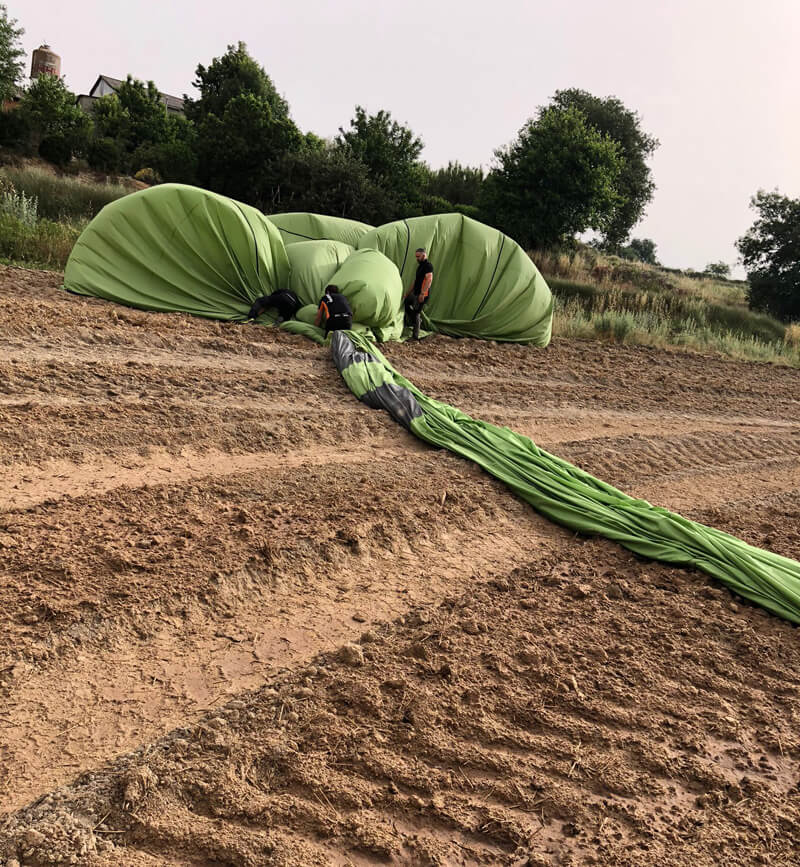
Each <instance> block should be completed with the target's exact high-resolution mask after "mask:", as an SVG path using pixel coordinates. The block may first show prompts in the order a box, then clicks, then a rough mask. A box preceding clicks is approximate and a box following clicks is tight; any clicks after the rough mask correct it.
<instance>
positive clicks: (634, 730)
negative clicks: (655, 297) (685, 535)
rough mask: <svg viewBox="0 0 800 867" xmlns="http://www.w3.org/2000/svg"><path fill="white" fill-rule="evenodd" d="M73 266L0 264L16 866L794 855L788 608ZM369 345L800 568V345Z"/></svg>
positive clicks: (466, 403)
mask: <svg viewBox="0 0 800 867" xmlns="http://www.w3.org/2000/svg"><path fill="white" fill-rule="evenodd" d="M59 283H60V277H59V275H56V274H49V273H38V272H30V271H22V270H17V269H8V268H4V269H0V305H1V306H0V310H2V312H1V313H0V322H1V323H2V328H0V864H6V865H13V867H16V865H17V864H21V865H49V864H98V865H99V864H102V865H162V864H169V865H201V864H232V865H260V864H277V865H310V864H321V865H322V864H338V865H347V864H371V863H387V862H388V863H401V864H420V865H422V864H516V865H525V864H531V865H545V864H590V863H594V864H619V865H639V864H641V865H645V864H646V865H651V864H663V865H673V864H675V865H704V864H709V865H711V864H718V863H725V864H742V865H744V864H754V863H756V864H775V865H777V864H787V865H788V864H795V863H797V855H796V852H797V851H799V850H800V683H799V682H798V674H797V672H798V671H800V642H799V641H798V633H797V631H796V630H795V629H794V628H792V627H791V626H789V625H788V624H786V623H784V622H782V621H780V620H777V619H776V618H774V617H771V616H768V615H766V614H765V613H763V612H761V611H760V610H758V609H755V608H753V607H751V606H749V605H748V604H746V603H743V602H742V601H741V600H737V599H735V598H734V597H733V596H732V595H731V594H730V593H729V592H728V591H726V590H724V589H721V588H720V587H718V586H715V585H714V584H713V582H711V580H710V579H707V578H706V577H705V576H704V575H702V574H699V573H695V572H691V571H686V570H681V569H673V568H669V567H665V566H660V565H657V564H654V563H651V562H647V561H644V560H640V559H638V558H636V557H635V556H633V555H632V554H629V553H627V552H625V551H623V550H622V549H621V548H619V547H617V546H616V545H613V544H611V543H608V542H605V541H602V540H589V539H582V538H580V537H574V536H573V535H572V534H570V533H568V532H566V531H564V530H562V529H560V528H558V527H555V526H553V525H551V524H550V523H548V522H547V521H545V520H543V519H541V518H540V517H538V516H537V515H536V514H535V513H534V512H533V511H532V510H531V509H530V508H529V507H528V506H526V505H525V504H523V503H521V502H519V501H517V500H515V498H514V497H513V496H512V495H511V494H510V493H509V492H508V491H507V490H506V489H505V488H504V487H503V486H502V485H501V484H500V483H498V482H495V481H494V480H492V479H491V478H489V477H487V476H486V475H484V474H483V473H482V472H480V471H479V470H478V469H477V468H476V467H474V466H472V465H470V464H468V463H466V462H464V461H462V460H460V459H458V458H455V457H454V456H452V455H450V454H448V453H445V452H439V451H435V450H433V449H430V448H428V447H426V446H424V445H423V444H422V443H420V442H418V441H416V440H414V439H413V438H412V437H411V436H410V435H409V434H408V433H406V432H405V431H404V430H403V429H401V428H400V427H399V426H398V425H396V424H395V423H394V422H392V421H391V419H389V417H388V416H386V415H385V414H382V413H379V412H376V411H373V410H370V409H368V408H366V407H365V406H363V405H361V404H359V403H358V402H357V401H356V400H355V399H354V398H353V397H352V396H351V394H350V392H349V391H348V390H347V388H346V386H345V385H344V384H343V382H342V381H341V380H340V377H339V375H338V374H337V373H336V371H335V369H334V367H333V365H332V363H331V361H330V359H329V357H328V351H327V350H325V349H323V348H321V347H318V346H316V345H314V344H312V343H311V342H309V341H306V340H304V339H303V338H300V337H295V336H292V335H287V334H284V333H280V332H276V331H274V330H267V329H264V328H260V327H257V326H240V325H229V324H218V323H213V322H207V321H203V320H199V319H191V318H188V317H181V316H166V315H156V314H145V313H141V312H137V311H132V310H127V309H125V308H121V307H117V306H114V305H112V304H107V303H103V302H98V301H94V300H86V299H80V298H76V297H73V296H70V295H68V294H66V293H63V292H61V291H60V290H59V289H58V285H59ZM386 354H387V355H388V356H389V357H390V359H391V360H392V361H393V363H395V364H396V366H397V367H398V368H399V369H400V370H401V371H402V372H403V373H404V374H405V375H407V376H408V377H409V378H410V379H412V380H413V381H414V382H416V384H417V385H419V386H420V387H421V388H422V389H424V390H426V391H427V392H428V393H430V394H431V395H432V396H433V397H436V398H439V399H442V400H445V401H448V402H451V403H454V404H455V405H457V406H459V407H460V408H462V409H464V410H465V411H467V412H470V413H472V414H474V415H476V416H478V417H481V418H484V419H487V420H490V421H493V422H495V423H499V424H507V425H508V426H510V427H512V428H514V429H515V430H518V431H521V432H523V433H526V434H528V435H530V436H532V437H533V438H534V439H535V440H536V441H537V442H538V443H539V444H540V445H542V446H544V447H545V448H547V449H549V450H550V451H553V452H554V453H556V454H558V455H560V456H562V457H564V458H566V459H568V460H571V461H573V462H575V463H577V464H578V465H580V466H581V467H583V468H585V469H587V470H589V471H590V472H592V473H594V474H596V475H598V476H600V477H601V478H603V479H605V480H607V481H609V482H612V483H614V484H616V485H619V486H620V487H622V488H623V489H624V490H626V491H627V492H629V493H631V494H634V495H637V496H641V497H645V498H647V499H649V500H650V501H652V502H657V503H658V504H660V505H664V506H667V507H670V508H673V509H675V510H678V511H681V512H682V513H684V514H686V515H687V516H689V517H691V518H694V519H696V520H700V521H703V522H705V523H710V524H713V525H714V526H717V527H720V528H722V529H724V530H727V531H728V532H732V533H735V534H737V535H739V536H741V537H742V538H744V539H746V540H747V541H748V542H751V543H753V544H756V545H760V546H765V547H769V548H770V549H772V550H774V551H777V552H779V553H781V554H785V555H787V556H790V557H795V558H800V371H797V370H791V369H787V368H780V367H770V366H766V365H746V364H738V363H733V362H727V361H724V360H720V359H717V358H712V357H706V356H700V355H690V354H683V353H678V352H665V351H657V350H652V349H644V348H635V347H615V346H609V345H604V344H599V343H589V342H578V341H575V342H567V341H559V342H558V344H557V345H553V346H551V347H550V348H549V349H547V350H544V351H542V350H534V349H527V348H520V347H514V346H498V345H493V344H489V343H481V342H477V341H469V340H462V341H453V340H449V339H446V338H433V339H430V340H427V341H424V342H422V343H420V344H407V345H402V346H399V345H390V346H388V347H387V348H386ZM4 859H5V860H4Z"/></svg>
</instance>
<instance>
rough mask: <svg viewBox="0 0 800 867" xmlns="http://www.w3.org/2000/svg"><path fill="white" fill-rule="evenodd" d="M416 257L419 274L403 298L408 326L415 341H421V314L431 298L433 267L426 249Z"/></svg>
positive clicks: (417, 253) (420, 250) (419, 250)
mask: <svg viewBox="0 0 800 867" xmlns="http://www.w3.org/2000/svg"><path fill="white" fill-rule="evenodd" d="M414 255H415V256H416V259H417V273H416V275H415V277H414V282H413V283H412V284H411V285H410V286H409V287H408V292H406V294H405V295H404V296H403V304H404V306H405V319H406V324H407V325H411V326H412V328H413V329H414V331H413V333H414V340H419V328H420V318H421V317H420V314H421V313H422V308H423V307H424V306H425V304H426V303H427V301H428V298H429V297H430V291H431V285H432V284H433V265H432V264H431V261H430V259H428V253H427V251H426V250H425V248H424V247H419V248H418V249H417V251H416V253H414Z"/></svg>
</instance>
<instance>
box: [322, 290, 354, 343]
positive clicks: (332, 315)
mask: <svg viewBox="0 0 800 867" xmlns="http://www.w3.org/2000/svg"><path fill="white" fill-rule="evenodd" d="M314 325H316V326H317V328H321V327H324V328H325V336H326V337H327V336H328V334H330V332H331V331H347V330H348V329H350V328H351V327H352V325H353V310H352V308H351V307H350V302H349V301H348V300H347V298H346V297H345V296H344V295H342V293H341V292H340V291H339V287H338V286H333V285H331V286H326V287H325V294H324V295H323V296H322V298H321V299H320V302H319V309H318V310H317V318H316V319H315V320H314Z"/></svg>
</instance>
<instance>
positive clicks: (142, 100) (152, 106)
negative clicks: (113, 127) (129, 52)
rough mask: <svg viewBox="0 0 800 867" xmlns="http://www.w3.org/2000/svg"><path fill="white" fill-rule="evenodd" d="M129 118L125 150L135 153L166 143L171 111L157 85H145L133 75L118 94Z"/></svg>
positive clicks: (126, 117)
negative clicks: (150, 145) (144, 147)
mask: <svg viewBox="0 0 800 867" xmlns="http://www.w3.org/2000/svg"><path fill="white" fill-rule="evenodd" d="M116 98H117V99H118V100H119V105H120V110H121V114H122V116H123V117H124V118H125V125H124V135H125V147H126V149H127V150H128V151H135V150H136V148H138V147H141V145H144V144H154V143H160V142H163V141H166V138H167V135H166V131H167V108H166V106H165V105H164V103H163V102H162V101H161V94H160V93H159V91H158V88H157V87H156V86H155V84H154V82H152V81H148V82H147V84H145V83H144V82H143V81H139V79H138V78H132V77H131V76H130V75H129V76H128V78H127V79H126V80H125V81H123V82H122V84H121V85H120V86H119V88H118V89H117V92H116Z"/></svg>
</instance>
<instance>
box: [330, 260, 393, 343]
mask: <svg viewBox="0 0 800 867" xmlns="http://www.w3.org/2000/svg"><path fill="white" fill-rule="evenodd" d="M331 284H333V285H334V286H338V287H339V291H340V292H341V293H342V294H343V295H346V296H347V298H348V300H349V301H350V305H351V307H352V308H353V322H354V323H360V324H361V325H366V326H367V327H368V328H372V329H375V330H376V336H377V337H378V339H379V340H397V339H398V338H399V337H400V336H401V334H402V331H403V314H402V313H401V309H402V297H403V285H402V283H401V281H400V274H399V272H398V270H397V268H395V266H394V265H393V264H392V262H391V261H390V260H389V259H387V258H386V256H384V255H383V254H382V253H379V252H378V251H377V250H371V249H367V250H356V252H355V253H353V255H352V256H350V257H349V258H348V259H347V261H346V262H345V263H344V265H342V267H341V268H339V270H338V271H337V272H336V273H335V274H334V275H333V277H331Z"/></svg>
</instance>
